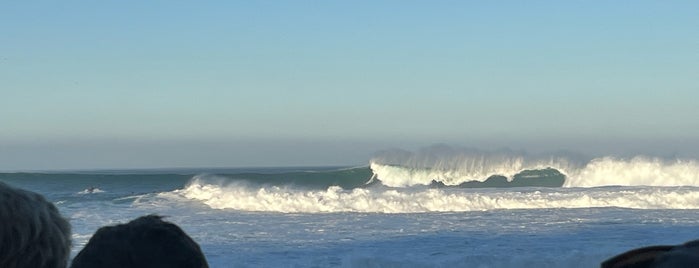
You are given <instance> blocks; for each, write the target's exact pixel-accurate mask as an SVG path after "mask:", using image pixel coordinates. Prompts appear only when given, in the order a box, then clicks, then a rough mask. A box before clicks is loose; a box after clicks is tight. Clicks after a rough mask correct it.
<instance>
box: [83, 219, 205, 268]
mask: <svg viewBox="0 0 699 268" xmlns="http://www.w3.org/2000/svg"><path fill="white" fill-rule="evenodd" d="M71 267H72V268H85V267H101V268H116V267H131V268H139V267H149V268H158V267H169V268H176V267H182V268H184V267H192V268H207V267H209V265H208V264H207V262H206V258H205V257H204V254H203V253H202V252H201V249H200V248H199V245H198V244H197V243H196V242H194V240H192V238H190V237H189V236H188V235H187V234H186V233H185V232H184V231H182V229H180V227H178V226H177V225H175V224H172V223H169V222H166V221H163V220H162V217H161V216H158V215H148V216H143V217H140V218H138V219H135V220H133V221H131V222H129V223H127V224H120V225H116V226H107V227H102V228H100V229H99V230H97V232H96V233H95V234H94V235H93V236H92V238H90V241H88V243H87V245H85V248H83V249H82V251H80V253H78V255H77V256H75V259H73V263H72V265H71Z"/></svg>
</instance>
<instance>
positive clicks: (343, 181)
mask: <svg viewBox="0 0 699 268" xmlns="http://www.w3.org/2000/svg"><path fill="white" fill-rule="evenodd" d="M227 171H228V172H222V173H219V174H216V173H214V174H208V175H196V176H195V175H194V174H85V173H81V174H68V173H60V174H56V173H54V174H50V173H0V181H5V182H8V183H11V184H15V185H20V186H22V187H24V188H29V189H37V190H42V189H44V190H42V192H56V191H58V192H65V193H76V192H80V191H84V190H86V189H90V188H93V187H96V188H99V189H115V188H121V189H120V190H121V191H120V192H128V193H133V194H140V193H147V192H144V190H143V189H149V190H148V191H157V192H166V191H172V190H175V189H178V188H181V187H183V186H184V185H185V184H187V182H188V181H190V179H191V178H192V177H198V178H199V179H204V180H207V181H209V180H211V181H219V182H221V183H223V184H227V183H236V182H243V183H246V184H250V185H251V186H253V185H260V186H264V185H268V186H290V187H294V188H306V189H327V188H328V187H331V186H339V187H342V188H343V189H355V188H363V187H370V186H374V185H380V184H381V180H380V178H375V175H374V173H373V172H372V170H371V169H370V168H369V167H360V168H349V169H334V170H327V169H318V170H315V171H292V172H285V171H273V172H250V171H249V170H245V172H244V173H235V172H234V170H227ZM231 171H233V172H231ZM564 181H565V175H563V174H561V173H560V172H558V171H557V170H555V169H543V170H525V171H523V172H521V173H519V174H517V175H515V176H514V177H513V179H512V180H510V181H508V180H507V178H506V177H503V176H497V175H496V176H491V177H490V178H488V179H486V180H484V181H482V182H481V181H470V182H464V183H462V184H460V185H457V186H445V185H444V184H443V183H441V182H438V181H433V182H432V183H431V184H430V185H429V186H430V187H435V188H441V187H459V188H484V187H561V186H562V185H563V183H564ZM123 185H128V188H125V187H124V186H123ZM105 195H109V194H108V193H105Z"/></svg>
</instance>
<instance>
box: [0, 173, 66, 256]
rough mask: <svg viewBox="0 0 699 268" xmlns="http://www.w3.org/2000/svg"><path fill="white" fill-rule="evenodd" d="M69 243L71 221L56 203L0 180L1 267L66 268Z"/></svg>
mask: <svg viewBox="0 0 699 268" xmlns="http://www.w3.org/2000/svg"><path fill="white" fill-rule="evenodd" d="M70 243H71V241H70V224H69V223H68V221H66V220H65V219H64V218H63V217H61V214H60V213H58V209H56V206H54V205H53V204H52V203H51V202H48V201H46V199H44V197H43V196H41V195H40V194H37V193H34V192H30V191H26V190H22V189H17V188H14V187H11V186H9V185H7V184H5V183H3V182H0V267H6V268H10V267H17V268H23V267H27V268H29V267H31V268H63V267H66V265H67V264H68V258H69V257H70Z"/></svg>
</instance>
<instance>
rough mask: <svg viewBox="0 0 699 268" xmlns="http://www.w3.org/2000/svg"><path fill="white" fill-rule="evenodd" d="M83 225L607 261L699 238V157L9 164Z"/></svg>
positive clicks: (290, 251) (487, 260)
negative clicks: (133, 223) (179, 165)
mask: <svg viewBox="0 0 699 268" xmlns="http://www.w3.org/2000/svg"><path fill="white" fill-rule="evenodd" d="M0 181H3V182H5V183H8V184H11V185H14V186H16V187H21V188H25V189H29V190H32V191H36V192H39V193H41V194H43V195H45V196H46V197H47V198H48V199H49V200H51V201H52V202H54V203H55V204H56V205H57V206H58V208H59V209H60V210H61V212H62V213H63V214H64V215H65V216H66V217H67V218H69V219H70V222H71V224H72V226H73V240H74V248H73V250H72V254H73V255H75V254H77V252H79V250H80V249H81V248H82V247H83V246H84V245H85V243H86V242H87V240H89V238H90V237H91V235H92V234H93V233H94V232H95V231H96V230H97V228H99V227H101V226H105V225H110V224H116V223H123V222H127V221H129V220H131V219H133V218H136V217H138V216H141V215H145V214H152V213H156V214H161V215H165V216H167V219H168V220H169V221H172V222H174V223H176V224H178V225H180V226H181V227H182V228H183V229H184V230H185V231H186V232H187V233H189V234H190V235H191V236H192V237H193V238H194V239H195V240H196V241H197V242H199V243H200V245H201V247H202V249H203V251H204V253H205V255H206V257H207V259H208V260H209V262H210V264H211V267H597V266H598V265H599V263H600V262H601V261H603V260H604V259H606V258H608V257H611V256H612V255H615V254H617V253H620V252H623V251H626V250H628V249H631V248H635V247H640V246H645V245H655V244H678V243H682V242H684V241H687V240H691V239H696V238H699V237H697V236H696V234H697V233H699V213H697V212H699V163H698V162H697V160H695V159H676V158H661V157H655V156H641V155H639V156H632V157H616V156H600V157H582V156H579V155H576V154H571V153H556V154H536V155H533V154H528V153H526V152H519V151H510V150H501V151H480V150H475V149H463V148H456V149H455V148H445V147H433V148H427V149H423V150H420V151H417V152H409V151H403V150H391V151H384V152H380V153H377V154H376V155H375V156H374V157H373V158H372V159H370V160H369V161H368V164H367V165H366V166H360V167H299V168H233V169H161V170H112V171H75V172H39V173H37V172H31V173H0Z"/></svg>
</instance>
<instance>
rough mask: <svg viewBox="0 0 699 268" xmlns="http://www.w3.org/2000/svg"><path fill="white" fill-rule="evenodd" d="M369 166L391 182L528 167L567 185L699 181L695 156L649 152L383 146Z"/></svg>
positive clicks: (462, 178)
mask: <svg viewBox="0 0 699 268" xmlns="http://www.w3.org/2000/svg"><path fill="white" fill-rule="evenodd" d="M370 168H371V170H372V171H373V173H374V174H375V176H376V178H377V179H378V180H380V181H381V182H382V183H383V184H384V185H387V186H391V187H409V186H415V185H430V184H433V183H434V182H439V183H442V184H444V185H450V186H458V185H464V184H466V183H469V182H485V181H486V180H488V179H489V178H491V177H493V176H502V177H505V178H506V179H507V180H508V181H510V182H512V181H513V180H514V179H517V177H518V175H522V174H523V173H524V172H528V173H529V174H530V175H528V177H537V172H536V171H545V170H551V169H553V170H556V171H557V172H560V173H561V174H562V175H564V176H565V179H564V182H563V183H561V185H559V186H563V187H598V186H699V163H698V162H697V161H696V160H693V159H689V160H682V159H672V160H665V159H661V158H657V157H646V156H636V157H633V158H630V159H623V158H615V157H610V156H608V157H600V158H594V159H591V160H586V159H584V158H583V157H580V156H578V155H575V154H571V155H569V156H566V155H563V154H558V155H553V154H552V155H544V156H541V155H527V154H526V153H523V152H513V151H498V152H482V151H478V150H471V149H461V150H459V149H451V148H448V147H446V148H445V147H430V148H429V150H427V149H424V150H422V151H419V152H417V153H412V152H407V151H386V152H382V153H380V154H379V155H378V156H377V157H375V158H374V159H372V160H371V164H370ZM532 171H534V172H532ZM539 177H545V176H539Z"/></svg>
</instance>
